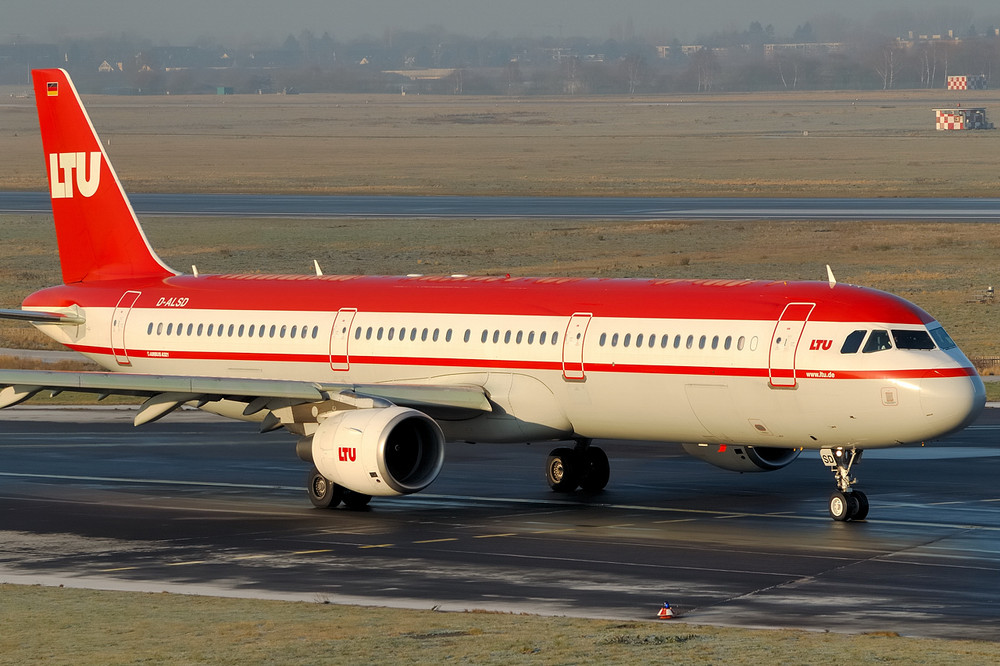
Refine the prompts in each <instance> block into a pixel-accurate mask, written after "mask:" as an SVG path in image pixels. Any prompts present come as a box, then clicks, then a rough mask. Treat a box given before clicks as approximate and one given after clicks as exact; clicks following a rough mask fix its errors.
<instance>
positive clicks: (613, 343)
mask: <svg viewBox="0 0 1000 666" xmlns="http://www.w3.org/2000/svg"><path fill="white" fill-rule="evenodd" d="M611 346H612V347H617V346H618V334H617V333H615V334H614V335H612V336H611Z"/></svg>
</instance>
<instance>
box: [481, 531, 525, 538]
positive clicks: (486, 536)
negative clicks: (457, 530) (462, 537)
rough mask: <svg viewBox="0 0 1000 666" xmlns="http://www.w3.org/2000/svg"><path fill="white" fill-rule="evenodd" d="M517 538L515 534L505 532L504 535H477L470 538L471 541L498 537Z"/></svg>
mask: <svg viewBox="0 0 1000 666" xmlns="http://www.w3.org/2000/svg"><path fill="white" fill-rule="evenodd" d="M512 536H517V533H516V532H507V533H505V534H479V535H477V536H474V537H472V538H473V539H498V538H500V537H512Z"/></svg>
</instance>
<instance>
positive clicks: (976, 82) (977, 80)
mask: <svg viewBox="0 0 1000 666" xmlns="http://www.w3.org/2000/svg"><path fill="white" fill-rule="evenodd" d="M948 90H986V75H985V74H980V75H978V76H949V77H948Z"/></svg>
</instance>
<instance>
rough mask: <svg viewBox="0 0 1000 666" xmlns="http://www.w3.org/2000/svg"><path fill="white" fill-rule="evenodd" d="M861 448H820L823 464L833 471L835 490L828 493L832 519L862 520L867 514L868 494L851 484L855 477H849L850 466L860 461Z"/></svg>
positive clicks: (854, 481) (855, 480)
mask: <svg viewBox="0 0 1000 666" xmlns="http://www.w3.org/2000/svg"><path fill="white" fill-rule="evenodd" d="M862 453H864V451H862V450H861V449H855V448H850V449H845V448H843V447H837V448H835V449H820V452H819V455H820V458H822V459H823V464H824V465H826V466H827V467H829V468H830V469H831V470H832V471H833V478H834V481H835V482H836V484H837V490H835V491H834V492H833V493H831V494H830V517H831V518H833V519H834V520H840V521H845V520H864V519H865V518H866V517H867V516H868V496H867V495H865V494H864V493H863V492H861V491H860V490H854V489H853V488H851V486H852V485H853V484H854V483H856V482H857V479H852V478H851V467H852V466H853V465H854V464H855V463H860V462H861V454H862Z"/></svg>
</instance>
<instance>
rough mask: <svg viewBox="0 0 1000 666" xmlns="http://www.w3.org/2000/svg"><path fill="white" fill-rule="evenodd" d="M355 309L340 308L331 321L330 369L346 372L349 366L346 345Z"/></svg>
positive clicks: (356, 312) (356, 311)
mask: <svg viewBox="0 0 1000 666" xmlns="http://www.w3.org/2000/svg"><path fill="white" fill-rule="evenodd" d="M356 314H358V310H357V308H341V309H340V310H339V311H338V312H337V317H336V318H335V319H334V320H333V330H332V331H331V332H330V368H331V369H333V370H348V369H349V368H350V366H351V363H350V359H349V357H348V355H347V344H348V342H349V341H350V339H351V324H352V323H353V322H354V315H356Z"/></svg>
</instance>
